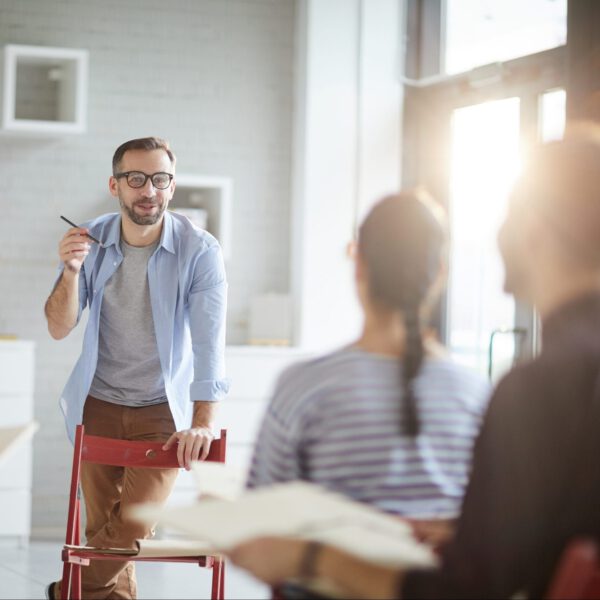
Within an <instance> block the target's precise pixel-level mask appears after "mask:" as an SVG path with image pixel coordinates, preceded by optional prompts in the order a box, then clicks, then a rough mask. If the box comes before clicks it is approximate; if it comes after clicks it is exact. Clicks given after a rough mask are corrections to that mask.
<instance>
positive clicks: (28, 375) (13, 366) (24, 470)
mask: <svg viewBox="0 0 600 600" xmlns="http://www.w3.org/2000/svg"><path fill="white" fill-rule="evenodd" d="M33 383H34V343H33V342H27V341H0V427H7V428H8V427H21V426H26V425H28V424H30V423H31V422H32V421H33ZM31 462H32V443H31V439H30V438H29V439H27V441H24V442H21V443H19V445H18V446H17V447H16V448H15V449H14V450H12V451H11V452H10V453H9V454H8V455H7V457H6V460H2V461H0V539H7V538H17V539H18V540H19V541H21V542H26V541H27V540H28V538H29V533H30V528H31Z"/></svg>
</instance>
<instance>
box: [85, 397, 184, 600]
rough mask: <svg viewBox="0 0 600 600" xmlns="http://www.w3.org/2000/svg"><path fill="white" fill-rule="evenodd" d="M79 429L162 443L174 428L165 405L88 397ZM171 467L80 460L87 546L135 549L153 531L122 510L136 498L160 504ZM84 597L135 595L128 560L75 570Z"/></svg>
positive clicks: (172, 472)
mask: <svg viewBox="0 0 600 600" xmlns="http://www.w3.org/2000/svg"><path fill="white" fill-rule="evenodd" d="M83 424H84V426H85V432H86V433H89V434H91V435H100V436H104V437H111V438H118V439H123V440H139V441H155V442H156V441H158V442H166V441H167V440H168V439H169V437H170V436H171V434H172V433H173V432H174V431H175V424H174V422H173V417H172V416H171V411H170V409H169V405H168V403H166V402H165V403H164V404H156V405H153V406H146V407H142V408H130V407H127V406H119V405H117V404H110V403H109V402H103V401H102V400H98V399H96V398H92V397H91V396H88V398H87V400H86V403H85V408H84V412H83ZM177 473H178V470H177V469H143V468H139V467H135V468H133V467H112V466H107V465H96V464H88V463H82V469H81V487H82V490H83V497H84V500H85V511H86V528H85V534H86V538H87V545H88V546H95V547H100V548H130V547H135V540H136V539H141V538H148V537H151V536H153V535H154V528H153V527H149V526H147V525H144V524H141V523H138V522H135V521H132V520H130V519H128V517H127V510H128V508H129V507H130V506H131V505H133V504H138V503H140V502H165V501H166V500H167V498H168V496H169V494H170V492H171V489H172V488H173V485H174V483H175V478H176V477H177ZM81 587H82V590H81V591H82V596H83V598H84V599H90V600H96V599H101V598H119V599H120V598H123V599H130V598H136V597H137V586H136V580H135V570H134V564H133V563H132V562H125V561H124V562H120V561H94V560H92V561H91V562H90V565H89V566H88V567H83V568H82V570H81Z"/></svg>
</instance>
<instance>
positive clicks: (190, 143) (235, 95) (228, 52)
mask: <svg viewBox="0 0 600 600" xmlns="http://www.w3.org/2000/svg"><path fill="white" fill-rule="evenodd" d="M294 20H295V3H294V2H293V0H170V1H169V2H164V1H163V0H103V1H102V2H97V1H96V0H0V45H4V44H8V43H13V44H32V45H42V46H43V45H47V46H61V47H63V46H64V47H76V48H87V49H88V50H89V51H90V82H89V107H88V109H89V113H88V132H87V133H86V134H84V135H80V136H74V137H58V138H40V139H32V138H20V137H14V136H13V137H8V136H3V137H0V206H1V209H2V219H0V241H1V243H0V282H1V283H0V285H1V293H0V332H11V333H16V334H18V335H19V337H21V338H24V339H32V340H35V341H36V342H37V356H36V359H37V360H36V362H37V373H36V382H35V385H36V392H35V412H36V419H37V420H38V421H40V423H41V425H42V427H41V429H40V431H39V433H38V434H37V436H36V440H35V446H34V448H35V453H34V504H33V527H34V531H37V532H38V533H43V532H44V531H56V530H57V528H60V527H62V525H63V522H64V517H65V507H66V493H65V492H66V489H67V480H68V476H69V472H68V471H69V466H68V462H69V461H68V458H69V447H68V444H67V442H66V439H65V435H64V430H63V425H62V417H61V416H60V414H59V410H58V407H57V399H58V395H59V392H60V389H61V387H62V385H63V384H64V381H65V379H66V377H67V375H68V373H69V371H70V369H71V367H72V365H73V363H74V361H75V360H76V358H77V355H78V353H79V348H80V344H81V339H82V336H81V334H82V330H83V327H81V326H80V327H79V328H78V329H79V330H78V331H76V332H74V333H73V334H71V336H70V338H69V339H67V340H64V341H62V342H54V341H52V340H50V338H49V336H48V334H47V333H46V329H45V321H44V318H43V314H42V308H43V304H44V301H45V299H46V297H47V295H48V293H49V291H50V287H51V285H52V282H53V279H54V275H55V267H56V258H55V256H56V245H57V242H58V240H59V238H60V236H61V235H62V234H63V232H64V231H65V227H64V223H63V222H62V221H60V220H59V219H58V215H59V214H65V215H66V216H68V217H69V218H71V219H73V220H75V221H82V220H84V219H87V218H90V217H93V216H95V215H97V214H100V213H102V212H107V211H112V210H115V208H116V204H115V201H114V199H112V198H111V197H110V196H109V195H108V192H107V189H106V184H107V179H108V175H109V173H110V159H111V157H112V153H113V152H114V149H115V148H116V147H117V145H119V144H120V143H121V142H123V141H124V140H127V139H130V138H133V137H140V136H144V135H159V136H163V137H166V138H168V139H169V140H170V141H171V143H172V145H173V148H174V150H175V151H176V153H177V155H178V170H179V171H180V172H185V173H190V174H194V173H198V174H214V175H225V176H230V177H232V179H233V182H234V198H233V224H232V225H233V232H232V233H233V241H234V254H233V256H232V258H231V261H230V263H229V264H228V269H227V270H228V278H229V282H230V298H229V320H228V331H229V333H228V341H229V342H230V343H241V342H243V341H244V339H245V325H244V320H245V318H246V310H247V304H248V299H249V298H250V297H251V296H252V295H253V294H255V293H260V292H265V291H271V290H272V291H288V289H289V273H288V263H289V241H288V240H289V206H290V199H289V197H290V189H289V188H290V183H289V180H290V152H291V125H292V108H293V107H292V104H293V43H294V41H293V38H294Z"/></svg>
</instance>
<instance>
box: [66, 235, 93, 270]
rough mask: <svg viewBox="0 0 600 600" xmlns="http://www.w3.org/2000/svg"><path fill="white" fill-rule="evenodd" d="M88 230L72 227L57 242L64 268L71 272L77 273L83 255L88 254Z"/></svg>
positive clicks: (83, 258)
mask: <svg viewBox="0 0 600 600" xmlns="http://www.w3.org/2000/svg"><path fill="white" fill-rule="evenodd" d="M88 231H89V230H88V229H86V228H85V227H73V228H71V229H69V230H68V231H67V233H65V235H64V236H63V237H62V239H61V240H60V243H59V244H58V256H59V258H60V260H61V261H62V262H63V263H64V265H65V269H67V270H68V271H70V272H71V273H79V271H80V269H81V265H82V264H83V261H84V260H85V257H86V256H87V255H88V254H89V251H90V240H89V238H88V237H86V233H88Z"/></svg>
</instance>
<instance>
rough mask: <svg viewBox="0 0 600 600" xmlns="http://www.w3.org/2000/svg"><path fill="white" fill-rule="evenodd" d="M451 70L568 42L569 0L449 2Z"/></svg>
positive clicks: (447, 64)
mask: <svg viewBox="0 0 600 600" xmlns="http://www.w3.org/2000/svg"><path fill="white" fill-rule="evenodd" d="M445 23H446V27H445V42H446V43H445V52H444V55H445V56H444V58H445V60H444V64H445V72H446V73H448V74H454V73H461V72H463V71H468V70H470V69H473V68H474V67H477V66H480V65H485V64H489V63H494V62H501V61H505V60H510V59H513V58H518V57H520V56H526V55H528V54H534V53H536V52H541V51H542V50H548V49H550V48H556V47H557V46H562V45H564V44H565V42H566V38H567V1H566V0H526V1H524V0H446V15H445Z"/></svg>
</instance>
